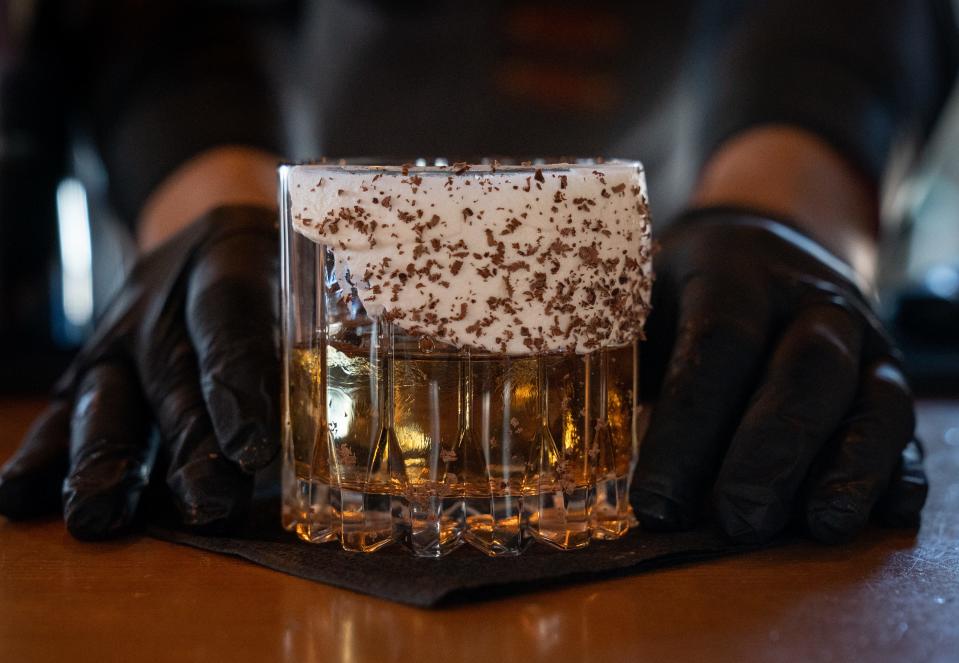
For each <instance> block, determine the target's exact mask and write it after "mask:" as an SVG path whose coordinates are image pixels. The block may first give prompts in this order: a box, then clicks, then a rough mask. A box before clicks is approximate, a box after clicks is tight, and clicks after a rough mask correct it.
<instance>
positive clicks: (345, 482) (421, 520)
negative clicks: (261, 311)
mask: <svg viewBox="0 0 959 663" xmlns="http://www.w3.org/2000/svg"><path fill="white" fill-rule="evenodd" d="M280 205H281V210H282V281H283V342H284V366H285V379H284V384H285V389H284V458H283V462H284V469H283V524H284V526H285V527H287V528H288V529H290V530H293V531H295V532H296V534H297V535H298V536H299V537H300V538H302V539H304V540H306V541H311V542H317V543H319V542H326V541H333V540H339V542H340V544H341V545H342V546H343V548H345V549H346V550H353V551H362V552H373V551H375V550H378V549H380V548H382V547H384V546H386V545H389V544H391V543H394V542H402V543H403V544H404V545H406V546H408V547H409V549H410V550H412V552H413V553H414V554H416V555H419V556H426V557H439V556H442V555H445V554H447V553H449V552H450V551H452V550H454V549H455V548H457V547H458V546H460V545H462V544H463V543H464V542H465V543H469V544H471V545H472V546H475V547H476V548H479V549H480V550H482V551H483V552H485V553H487V554H489V555H517V554H519V553H521V552H522V551H523V550H524V549H525V547H526V546H527V545H528V544H529V543H530V542H531V541H532V540H533V539H536V540H539V541H542V542H544V543H548V544H550V545H553V546H556V547H558V548H562V549H575V548H582V547H584V546H587V545H589V544H590V542H591V540H596V539H615V538H617V537H620V536H622V535H623V534H624V533H625V532H626V531H627V530H628V529H629V527H630V525H631V522H632V521H631V513H630V510H629V502H628V492H629V480H630V477H631V475H632V472H633V468H634V466H635V464H636V459H637V452H638V439H637V424H638V419H637V411H638V409H637V394H638V384H637V379H638V378H637V375H638V373H637V369H638V355H637V350H636V341H637V339H638V338H639V337H640V336H641V333H642V325H643V322H644V320H645V317H646V314H647V312H648V309H649V296H650V287H651V278H652V275H651V271H650V222H649V214H648V207H647V199H646V188H645V179H644V176H643V171H642V168H641V166H640V165H639V164H638V163H636V162H621V161H610V162H586V161H577V162H576V163H556V164H545V163H541V164H531V163H529V162H525V163H523V164H518V165H503V164H500V163H498V162H491V163H483V164H472V165H470V164H466V163H454V164H452V165H447V164H446V162H444V161H442V160H439V161H437V162H435V164H433V165H426V162H425V161H424V160H419V161H418V162H417V163H416V164H406V165H402V166H371V165H360V164H347V163H339V164H335V165H334V164H304V165H287V166H282V167H281V168H280Z"/></svg>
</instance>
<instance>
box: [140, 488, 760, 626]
mask: <svg viewBox="0 0 959 663" xmlns="http://www.w3.org/2000/svg"><path fill="white" fill-rule="evenodd" d="M279 509H280V507H279V501H278V500H277V499H276V498H269V499H259V500H257V501H255V502H254V507H253V509H252V513H251V517H250V520H249V522H248V523H247V524H246V525H245V527H244V528H243V530H242V531H241V533H239V534H234V535H232V536H230V537H217V536H199V535H196V534H192V533H187V532H183V531H179V530H176V529H170V528H165V527H160V526H156V525H154V526H152V527H151V528H150V529H149V533H150V534H151V535H152V536H154V537H156V538H159V539H162V540H164V541H171V542H173V543H179V544H183V545H188V546H193V547H195V548H200V549H202V550H208V551H212V552H217V553H222V554H226V555H234V556H236V557H241V558H243V559H246V560H249V561H251V562H254V563H256V564H260V565H262V566H265V567H267V568H270V569H274V570H276V571H282V572H283V573H288V574H290V575H294V576H299V577H301V578H307V579H309V580H315V581H318V582H323V583H326V584H329V585H334V586H336V587H342V588H344V589H350V590H353V591H356V592H361V593H363V594H369V595H371V596H376V597H379V598H384V599H388V600H391V601H397V602H399V603H406V604H409V605H414V606H419V607H424V608H427V607H437V606H440V605H448V604H451V603H462V602H468V601H476V600H482V599H488V598H492V597H497V596H505V595H509V594H515V593H520V592H527V591H532V590H539V589H545V588H549V587H556V586H560V585H565V584H570V583H576V582H585V581H589V580H596V579H600V578H609V577H615V576H622V575H628V574H634V573H642V572H644V571H651V570H653V569H657V568H661V567H664V566H670V565H675V564H679V563H683V562H690V561H695V560H702V559H708V558H712V557H718V556H721V555H730V554H733V553H739V552H743V551H746V550H750V549H753V548H755V546H744V545H738V544H733V543H730V542H729V540H728V539H726V538H725V537H724V536H723V535H722V533H721V532H719V531H718V530H717V529H715V528H714V527H710V526H707V527H704V528H702V529H698V530H694V531H691V532H681V533H676V534H656V533H650V532H643V531H639V530H631V531H630V532H629V533H628V534H627V535H626V536H625V537H624V538H622V539H620V540H618V541H607V542H597V543H596V544H594V545H591V546H589V547H588V548H586V549H584V550H578V551H559V550H555V549H553V548H550V547H548V546H546V545H544V544H540V543H534V544H533V545H532V546H530V548H529V549H527V550H526V552H524V553H523V554H522V555H520V556H518V557H507V558H492V557H487V556H486V555H484V554H483V553H481V552H479V551H477V550H474V549H473V548H471V547H470V546H467V545H464V546H462V547H461V548H459V549H457V550H455V551H454V552H453V553H451V554H450V555H448V556H446V557H443V558H441V559H420V558H415V557H413V556H411V555H410V554H409V553H408V552H407V551H406V550H405V549H404V548H402V547H401V546H398V545H395V546H391V547H389V548H385V549H383V550H380V551H377V552H376V553H373V554H363V553H350V552H345V551H344V550H342V549H341V548H340V545H339V543H328V544H309V543H305V542H303V541H300V540H299V539H297V538H296V536H294V535H293V534H291V533H289V532H286V531H284V530H283V529H282V528H280V527H279V513H280V510H279Z"/></svg>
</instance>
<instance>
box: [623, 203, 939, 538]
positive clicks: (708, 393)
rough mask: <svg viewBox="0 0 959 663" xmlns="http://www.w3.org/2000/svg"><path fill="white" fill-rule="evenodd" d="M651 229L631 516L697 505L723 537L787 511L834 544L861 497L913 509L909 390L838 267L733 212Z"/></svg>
mask: <svg viewBox="0 0 959 663" xmlns="http://www.w3.org/2000/svg"><path fill="white" fill-rule="evenodd" d="M660 243H661V250H660V251H659V253H658V255H657V256H656V258H655V269H656V274H657V277H656V278H657V280H656V285H655V287H654V296H653V306H654V310H653V313H652V316H651V317H650V320H649V323H648V324H647V337H648V340H647V341H646V342H645V343H644V344H643V345H642V351H641V356H642V363H641V365H642V367H643V368H642V370H643V374H642V385H643V386H644V389H650V388H651V389H652V390H653V392H655V391H656V390H658V394H655V393H653V394H649V393H647V395H646V396H647V397H649V396H654V397H655V396H657V395H658V401H657V403H656V407H655V409H654V411H653V415H652V419H651V421H650V427H649V430H648V432H647V434H646V436H645V439H644V440H643V442H642V446H641V450H640V459H639V465H638V469H637V474H636V477H635V480H634V484H633V485H634V491H633V504H634V508H635V510H636V515H637V517H638V518H639V520H640V521H641V523H642V525H643V527H644V528H646V529H650V530H674V529H685V528H688V527H691V526H692V525H693V524H694V523H695V522H696V520H697V519H699V518H700V517H701V516H702V515H703V511H704V510H708V509H712V510H714V512H715V516H716V518H717V520H718V522H719V523H720V525H721V526H722V528H723V529H724V530H725V531H726V533H727V534H728V535H729V536H730V537H732V538H733V539H736V540H740V541H745V542H762V541H766V540H768V539H770V538H772V537H773V536H775V535H776V534H778V533H779V532H780V531H782V530H783V528H784V527H785V526H786V525H787V524H788V523H789V521H790V520H791V519H792V518H793V517H796V516H798V517H800V518H802V519H804V520H805V523H806V525H807V527H808V530H809V532H810V533H811V534H812V535H813V536H814V537H815V538H817V539H819V540H821V541H825V542H838V541H843V540H846V539H848V538H850V537H852V536H853V535H855V534H856V533H857V532H858V531H859V530H860V529H861V528H862V527H863V525H864V524H865V523H866V522H867V520H868V518H869V517H870V514H871V513H872V512H874V511H881V512H882V515H883V516H884V517H885V519H886V520H887V521H892V522H894V523H896V524H915V523H916V522H918V518H919V512H920V510H921V508H922V505H923V503H924V502H925V497H926V490H927V486H926V482H925V476H924V474H923V473H922V468H921V450H920V449H919V447H918V445H917V444H916V443H913V427H914V424H915V415H914V411H913V401H912V396H911V394H910V391H909V388H908V386H907V384H906V381H905V378H904V377H903V374H902V370H901V368H900V365H899V361H898V359H897V355H896V351H895V349H894V348H893V346H892V344H891V342H890V340H889V338H888V337H887V335H886V333H885V332H884V330H883V329H882V326H881V325H880V323H879V321H878V320H877V319H876V316H875V315H874V313H873V311H872V309H871V307H870V305H869V302H868V301H867V300H866V298H865V297H864V296H863V294H862V293H861V291H860V289H859V288H858V287H857V286H856V285H855V280H856V276H855V274H854V273H853V272H852V270H851V269H850V268H849V267H847V266H846V265H845V264H844V263H842V262H841V261H840V260H838V259H837V258H835V257H834V256H833V255H832V254H830V253H828V252H827V251H826V250H825V249H823V248H822V247H820V246H819V245H818V244H816V243H814V242H813V241H811V240H810V239H808V238H807V237H806V236H804V235H803V234H801V233H800V232H798V231H796V230H794V229H792V228H791V227H790V226H789V225H787V224H784V223H780V222H777V221H774V220H770V219H767V218H763V217H761V216H758V215H755V214H750V213H747V212H742V211H736V210H724V209H713V210H699V211H696V212H693V213H690V214H688V215H687V216H686V217H685V218H683V219H681V220H680V222H678V223H677V224H676V225H675V226H674V227H672V228H669V229H667V231H666V233H665V234H664V235H663V236H662V237H661V238H660ZM711 489H712V495H710V491H711ZM710 497H711V498H712V499H711V500H710ZM877 505H878V506H877Z"/></svg>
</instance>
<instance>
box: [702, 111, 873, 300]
mask: <svg viewBox="0 0 959 663" xmlns="http://www.w3.org/2000/svg"><path fill="white" fill-rule="evenodd" d="M692 204H693V205H694V206H696V207H707V206H717V205H719V206H722V205H730V206H735V207H745V208H749V209H754V210H756V211H759V212H765V213H768V214H770V215H772V216H775V217H782V218H788V219H790V220H792V221H793V222H795V223H797V224H799V225H800V226H801V228H802V229H803V230H805V231H806V233H807V234H808V235H809V236H810V237H812V238H813V239H815V240H816V241H818V242H819V243H820V244H822V245H823V246H825V247H826V248H827V249H829V250H830V251H832V252H833V253H834V254H835V255H836V256H838V257H839V258H841V259H842V260H844V261H845V262H847V263H848V264H849V265H851V266H852V267H853V268H854V269H855V270H856V271H857V272H858V273H859V274H860V275H861V276H862V277H863V278H864V280H866V281H867V282H872V280H873V277H874V276H875V261H876V242H875V234H876V226H877V214H878V211H877V203H876V194H875V190H874V187H873V186H872V185H871V184H870V182H869V181H868V180H867V179H866V178H865V177H864V176H863V175H862V174H861V173H860V172H859V171H857V170H856V168H854V167H853V166H852V165H851V164H850V163H849V162H848V161H847V160H846V159H845V158H844V157H843V156H842V155H840V154H839V153H838V152H837V151H836V150H835V149H834V148H833V147H831V146H830V145H829V144H828V143H826V142H825V141H824V140H822V139H821V138H818V137H817V136H815V135H814V134H812V133H809V132H807V131H805V130H802V129H798V128H795V127H790V126H786V125H769V126H760V127H756V128H754V129H750V130H748V131H745V132H743V133H741V134H738V135H737V136H734V137H733V138H732V139H730V140H729V141H727V142H726V143H724V144H723V145H722V146H720V148H719V149H718V150H717V151H716V152H715V153H714V154H713V155H712V156H711V157H710V159H709V160H708V161H707V163H706V166H705V168H704V170H703V172H702V176H701V177H700V180H699V184H698V186H697V188H696V191H695V193H694V197H693V201H692Z"/></svg>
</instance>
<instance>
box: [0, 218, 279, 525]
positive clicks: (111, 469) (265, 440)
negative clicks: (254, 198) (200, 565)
mask: <svg viewBox="0 0 959 663" xmlns="http://www.w3.org/2000/svg"><path fill="white" fill-rule="evenodd" d="M275 224H276V213H275V211H271V210H268V209H264V208H258V207H247V206H237V207H222V208H219V209H217V210H215V211H214V212H211V213H210V214H208V215H206V216H205V217H204V218H202V219H200V220H198V221H197V222H195V223H194V224H192V225H191V226H190V227H189V228H187V229H186V230H184V231H183V232H181V233H179V234H178V235H176V236H175V237H173V238H172V239H171V240H170V241H168V242H167V243H166V244H164V245H163V246H161V247H159V248H158V249H157V250H155V251H153V252H151V253H149V254H147V255H145V256H143V257H142V258H141V259H140V260H139V261H138V263H137V264H136V265H135V266H134V268H133V270H132V272H131V273H130V275H129V277H128V278H127V280H126V282H125V284H124V285H123V287H122V288H121V290H120V292H119V293H118V295H117V296H116V298H115V299H114V300H113V302H112V303H111V304H110V306H109V307H108V310H107V312H106V313H105V315H104V316H103V319H102V320H101V322H100V324H99V326H98V329H97V332H96V333H95V335H94V337H93V339H92V340H91V341H90V342H89V343H88V344H87V345H86V346H85V347H84V348H83V350H81V352H80V354H79V356H78V357H77V360H76V361H75V362H74V365H73V366H72V368H71V369H70V370H69V371H68V373H67V374H66V375H65V376H64V378H63V379H62V380H61V381H60V383H59V385H58V387H57V390H56V396H55V399H54V401H53V403H52V404H51V405H50V407H49V409H48V410H47V412H46V413H44V415H43V416H42V417H40V419H39V420H38V421H37V423H36V424H34V426H33V428H32V429H31V431H30V432H29V433H28V434H27V437H26V440H25V441H24V443H23V445H22V446H21V448H20V449H19V450H18V451H17V452H16V454H15V455H14V457H13V458H12V459H11V460H10V461H9V462H8V463H7V464H6V465H5V466H4V467H3V468H2V470H0V513H2V514H3V515H6V516H8V517H11V518H26V517H31V516H35V515H40V514H42V513H46V512H49V511H51V510H54V509H59V508H60V506H61V490H62V508H63V515H64V519H65V520H66V524H67V528H68V529H69V531H70V532H71V533H72V534H73V535H74V536H76V537H78V538H83V539H92V538H103V537H108V536H112V535H114V534H116V533H119V532H121V531H122V530H124V529H125V528H126V527H127V526H128V525H129V524H130V523H131V521H132V520H133V518H134V516H135V514H136V511H137V507H138V503H139V501H140V496H141V493H142V492H143V490H144V488H145V487H146V486H147V484H148V482H149V479H150V476H151V473H152V471H153V468H154V463H156V464H157V469H158V470H161V471H162V474H163V477H164V478H165V484H166V488H167V489H168V491H167V492H168V494H169V495H170V496H172V498H173V503H174V504H175V505H176V507H177V510H178V513H179V515H180V517H181V519H182V521H183V523H184V524H186V525H188V526H192V527H198V528H203V529H218V528H222V527H223V526H225V525H228V524H230V523H231V522H233V521H234V520H235V519H236V518H238V517H239V516H240V515H241V514H242V513H243V511H244V510H245V507H246V506H247V505H248V503H249V499H250V496H251V493H252V488H253V477H252V472H253V471H254V470H256V469H258V468H260V467H263V466H265V465H266V464H268V463H269V462H270V460H271V459H272V458H273V457H274V456H275V454H276V452H277V450H278V449H279V430H280V425H279V412H278V396H279V393H280V389H279V388H280V385H279V376H280V362H279V351H278V337H277V326H278V325H277V321H278V316H277V302H278V297H277V257H278V249H277V247H278V242H277V233H276V228H275Z"/></svg>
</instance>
